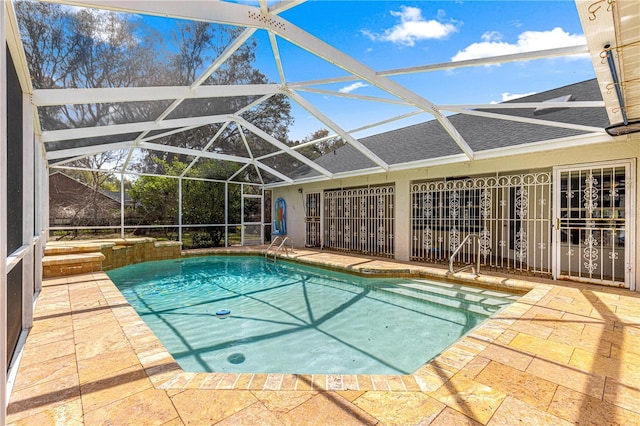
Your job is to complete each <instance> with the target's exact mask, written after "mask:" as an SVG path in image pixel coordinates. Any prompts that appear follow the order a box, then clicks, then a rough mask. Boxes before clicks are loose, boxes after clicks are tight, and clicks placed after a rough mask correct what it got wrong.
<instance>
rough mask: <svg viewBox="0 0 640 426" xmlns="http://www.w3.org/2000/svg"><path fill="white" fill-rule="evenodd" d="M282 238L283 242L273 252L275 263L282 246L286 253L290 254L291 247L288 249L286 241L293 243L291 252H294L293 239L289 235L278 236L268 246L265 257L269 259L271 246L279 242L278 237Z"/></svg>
mask: <svg viewBox="0 0 640 426" xmlns="http://www.w3.org/2000/svg"><path fill="white" fill-rule="evenodd" d="M280 238H281V239H282V242H281V243H280V245H279V246H278V248H277V249H276V251H275V252H274V253H273V262H274V263H275V261H276V258H277V257H278V253H280V250H281V249H282V247H284V252H285V254H286V255H287V256H288V255H289V249H287V246H286V243H287V241H289V243H290V245H291V252H293V239H291V238H289V237H282V236H277V237H276V238H275V239H274V240H273V241H272V242H271V244H269V247H267V250H266V251H265V253H264V258H265V259H267V256H268V255H269V250H270V249H271V247H273V246H274V245H275V244H276V243H277V242H278V239H280Z"/></svg>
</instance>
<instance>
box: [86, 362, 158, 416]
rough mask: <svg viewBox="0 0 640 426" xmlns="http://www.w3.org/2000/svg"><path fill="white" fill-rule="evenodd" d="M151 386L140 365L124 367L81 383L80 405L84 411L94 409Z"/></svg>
mask: <svg viewBox="0 0 640 426" xmlns="http://www.w3.org/2000/svg"><path fill="white" fill-rule="evenodd" d="M152 387H153V385H152V384H151V381H150V380H149V378H148V377H147V374H146V373H145V371H144V370H143V369H142V368H141V367H131V368H126V369H124V370H120V371H117V372H115V373H113V375H111V376H109V377H103V378H100V379H97V380H94V381H91V382H86V383H83V384H81V385H80V392H81V394H82V405H83V406H84V409H85V411H91V410H95V409H96V408H99V407H103V406H105V405H108V404H110V403H112V402H113V401H118V400H120V399H123V398H127V397H129V396H131V395H134V394H137V393H140V392H142V391H144V390H146V389H150V388H152Z"/></svg>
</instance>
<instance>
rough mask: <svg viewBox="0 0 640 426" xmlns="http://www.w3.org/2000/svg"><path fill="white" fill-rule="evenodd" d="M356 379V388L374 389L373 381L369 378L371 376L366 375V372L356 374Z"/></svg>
mask: <svg viewBox="0 0 640 426" xmlns="http://www.w3.org/2000/svg"><path fill="white" fill-rule="evenodd" d="M356 380H357V381H358V388H359V389H360V390H374V389H375V388H374V386H373V381H372V380H371V376H367V375H366V374H358V375H357V376H356Z"/></svg>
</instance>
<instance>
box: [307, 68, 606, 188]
mask: <svg viewBox="0 0 640 426" xmlns="http://www.w3.org/2000/svg"><path fill="white" fill-rule="evenodd" d="M565 95H571V101H601V100H602V96H601V94H600V89H599V87H598V83H597V81H596V80H595V79H592V80H587V81H583V82H580V83H575V84H571V85H568V86H564V87H560V88H557V89H553V90H549V91H546V92H541V93H537V94H535V95H531V96H526V97H522V98H519V99H517V100H513V101H509V102H508V103H522V102H543V101H547V100H551V99H555V98H558V97H561V96H565ZM481 111H482V110H481ZM484 111H487V112H491V113H496V114H508V115H513V116H519V117H527V118H533V119H540V120H547V121H558V122H563V123H571V124H580V125H586V126H592V127H601V128H604V127H606V126H608V125H609V119H608V117H607V113H606V110H605V108H604V107H603V108H556V109H549V110H545V111H544V112H542V113H534V108H528V109H491V110H484ZM448 119H449V120H450V121H451V123H452V124H453V125H454V126H455V127H456V129H458V131H459V132H460V134H461V135H462V136H463V137H464V139H465V140H466V141H467V143H468V144H469V146H470V147H471V149H472V150H473V151H474V152H480V151H484V150H489V149H494V148H503V147H510V146H517V145H523V144H528V143H533V142H541V141H545V140H550V139H557V138H563V137H569V136H575V135H580V134H586V133H587V132H584V131H580V130H572V129H565V128H560V127H549V126H542V125H537V124H530V123H519V122H515V121H508V120H496V119H494V118H486V117H478V116H472V115H468V114H456V115H451V116H449V117H448ZM359 141H360V142H361V143H362V144H364V145H365V146H366V147H367V148H369V149H370V150H371V151H373V152H374V153H375V154H376V155H378V156H379V157H380V158H382V159H383V160H384V161H386V162H387V163H388V164H390V165H393V164H399V163H404V162H410V161H418V160H425V159H435V158H439V157H445V156H450V155H456V154H460V153H462V150H461V149H460V148H459V147H458V145H457V144H456V143H455V142H454V141H453V139H452V138H451V137H450V136H449V134H448V133H447V132H446V131H445V130H444V128H443V127H442V126H441V125H440V123H439V122H438V121H436V120H430V121H426V122H423V123H419V124H415V125H412V126H408V127H403V128H400V129H396V130H392V131H388V132H384V133H380V134H377V135H373V136H368V137H365V138H362V139H360V140H359ZM316 162H317V163H318V164H319V165H321V166H323V167H325V168H326V169H327V170H329V171H331V172H333V173H339V172H346V171H353V170H358V169H366V168H371V167H374V166H375V164H374V163H373V162H371V161H370V160H369V159H368V158H366V157H365V156H364V155H362V154H361V153H360V152H358V151H357V150H356V149H355V148H353V147H352V146H350V145H346V146H344V147H341V148H339V149H338V150H336V151H335V152H333V153H330V154H326V155H324V156H322V157H320V158H319V159H318V160H316ZM300 172H301V173H300V174H297V175H298V176H301V175H305V173H304V172H302V170H301V171H300ZM309 176H310V175H309Z"/></svg>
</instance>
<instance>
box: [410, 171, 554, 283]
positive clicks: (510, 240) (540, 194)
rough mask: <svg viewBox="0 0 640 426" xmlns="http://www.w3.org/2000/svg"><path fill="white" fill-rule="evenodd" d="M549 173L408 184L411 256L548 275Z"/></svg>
mask: <svg viewBox="0 0 640 426" xmlns="http://www.w3.org/2000/svg"><path fill="white" fill-rule="evenodd" d="M550 200H551V172H546V171H545V172H539V173H526V174H511V175H504V176H491V177H479V178H469V179H457V180H441V181H432V182H422V183H413V184H412V185H411V205H412V210H411V225H412V231H411V232H412V235H411V239H412V244H411V260H418V261H427V262H449V257H450V255H451V253H452V252H453V251H455V249H456V248H457V247H458V246H459V245H460V243H461V242H462V241H464V239H465V238H466V237H467V235H469V234H476V235H478V237H479V240H480V244H479V245H478V244H476V243H475V242H473V240H472V239H469V240H467V244H465V246H464V247H463V248H462V249H461V250H460V251H459V252H458V255H457V257H456V259H455V260H456V262H460V263H472V262H474V261H475V258H476V255H477V252H478V250H479V251H480V256H481V263H482V264H484V265H486V266H491V267H495V268H504V269H510V270H518V271H523V272H532V273H539V274H545V275H549V274H551V271H552V269H551V267H552V257H551V256H552V253H551V204H552V203H551V202H550Z"/></svg>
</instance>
